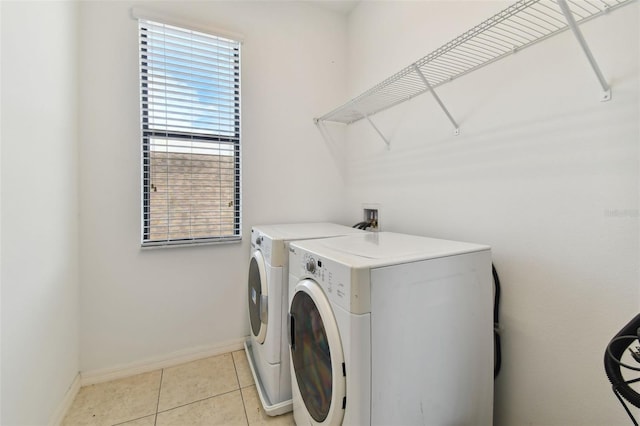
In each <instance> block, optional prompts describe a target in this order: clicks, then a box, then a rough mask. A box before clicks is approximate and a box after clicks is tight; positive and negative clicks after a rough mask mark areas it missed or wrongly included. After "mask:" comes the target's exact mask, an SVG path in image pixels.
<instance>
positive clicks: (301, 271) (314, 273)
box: [289, 248, 363, 311]
mask: <svg viewBox="0 0 640 426" xmlns="http://www.w3.org/2000/svg"><path fill="white" fill-rule="evenodd" d="M289 252H290V254H291V255H292V256H291V258H290V260H291V270H290V272H291V273H292V274H293V275H296V276H297V278H298V280H300V279H304V278H313V280H314V281H315V282H317V283H318V284H319V285H320V286H321V287H322V288H323V289H324V291H325V293H326V294H327V297H328V298H329V299H330V300H333V301H334V302H335V303H337V304H338V305H340V306H342V307H343V308H345V309H347V310H349V311H351V310H352V309H354V308H356V306H355V305H354V303H355V304H357V305H358V306H360V305H361V303H362V301H361V300H360V299H361V298H362V296H363V294H360V293H361V291H359V290H358V288H359V287H357V288H352V287H353V284H352V282H351V268H349V267H346V266H345V265H342V264H340V263H337V262H335V261H333V260H331V259H325V258H323V257H322V256H318V255H317V254H315V253H312V252H308V251H305V250H301V249H299V248H290V250H289ZM293 265H296V267H295V269H294V266H293ZM358 309H359V308H358Z"/></svg>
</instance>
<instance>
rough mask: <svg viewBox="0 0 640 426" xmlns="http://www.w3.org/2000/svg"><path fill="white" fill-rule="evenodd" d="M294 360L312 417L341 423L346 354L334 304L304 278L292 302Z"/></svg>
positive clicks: (306, 405) (297, 376)
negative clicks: (334, 313) (332, 307)
mask: <svg viewBox="0 0 640 426" xmlns="http://www.w3.org/2000/svg"><path fill="white" fill-rule="evenodd" d="M289 321H290V323H289V327H290V330H289V331H290V343H291V346H290V347H291V360H292V362H293V371H294V373H295V379H296V380H295V382H294V386H295V385H297V387H298V390H299V392H300V395H301V397H302V400H303V401H304V406H305V409H306V411H307V415H308V418H309V420H310V421H311V422H312V423H316V424H323V425H325V424H326V425H329V424H340V423H341V422H342V418H343V417H344V408H345V402H346V393H345V377H344V354H343V352H342V343H341V341H340V335H339V333H338V325H337V323H336V320H335V318H334V315H333V311H332V309H331V305H330V303H329V301H328V300H327V298H326V296H325V295H324V292H323V291H322V289H321V288H320V286H319V285H318V284H317V283H315V282H314V281H312V280H308V279H307V280H303V281H301V282H299V283H298V284H297V285H296V287H295V288H294V294H293V298H292V299H291V303H290V305H289Z"/></svg>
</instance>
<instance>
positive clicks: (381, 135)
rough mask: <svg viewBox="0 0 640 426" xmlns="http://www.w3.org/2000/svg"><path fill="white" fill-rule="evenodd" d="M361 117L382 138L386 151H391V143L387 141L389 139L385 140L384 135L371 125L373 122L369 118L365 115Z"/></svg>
mask: <svg viewBox="0 0 640 426" xmlns="http://www.w3.org/2000/svg"><path fill="white" fill-rule="evenodd" d="M362 116H363V117H364V118H366V119H367V121H368V122H369V124H371V127H373V129H374V130H375V131H376V132H377V133H378V135H379V136H380V137H381V138H382V140H383V141H384V143H385V144H387V149H391V142H390V141H389V139H387V138H385V137H384V135H383V134H382V132H381V131H380V129H378V128H377V127H376V125H375V124H373V121H371V119H370V118H369V116H368V115H366V114H362Z"/></svg>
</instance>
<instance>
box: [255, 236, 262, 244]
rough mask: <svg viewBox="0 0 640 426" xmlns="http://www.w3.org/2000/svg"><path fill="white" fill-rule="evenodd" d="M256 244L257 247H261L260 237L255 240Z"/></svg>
mask: <svg viewBox="0 0 640 426" xmlns="http://www.w3.org/2000/svg"><path fill="white" fill-rule="evenodd" d="M256 244H257V245H261V244H262V237H258V238H256Z"/></svg>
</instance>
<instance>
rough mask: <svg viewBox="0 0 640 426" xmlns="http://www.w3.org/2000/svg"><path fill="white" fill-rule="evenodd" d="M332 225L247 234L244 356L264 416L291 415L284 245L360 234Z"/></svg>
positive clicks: (268, 229)
mask: <svg viewBox="0 0 640 426" xmlns="http://www.w3.org/2000/svg"><path fill="white" fill-rule="evenodd" d="M363 233H365V231H362V230H359V229H354V228H350V227H348V226H342V225H337V224H333V223H297V224H281V225H261V226H254V227H253V228H252V229H251V257H250V262H249V279H248V306H249V309H248V311H249V323H250V333H251V334H250V336H249V338H248V339H247V340H246V341H245V352H246V354H247V359H248V361H249V366H250V368H251V371H252V373H253V378H254V380H255V382H256V388H257V390H258V395H259V397H260V401H261V403H262V406H263V407H264V410H265V412H266V413H267V414H268V415H271V416H275V415H278V414H283V413H286V412H289V411H291V409H292V401H291V374H290V369H289V356H288V352H287V340H286V337H285V336H286V331H285V330H286V329H285V327H286V315H287V297H288V294H287V277H288V264H289V242H291V241H296V240H302V239H310V238H328V237H333V236H340V235H349V234H363Z"/></svg>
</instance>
